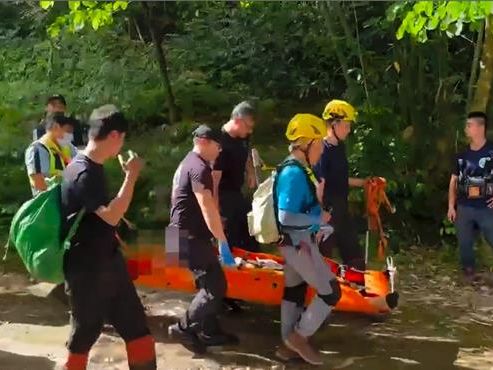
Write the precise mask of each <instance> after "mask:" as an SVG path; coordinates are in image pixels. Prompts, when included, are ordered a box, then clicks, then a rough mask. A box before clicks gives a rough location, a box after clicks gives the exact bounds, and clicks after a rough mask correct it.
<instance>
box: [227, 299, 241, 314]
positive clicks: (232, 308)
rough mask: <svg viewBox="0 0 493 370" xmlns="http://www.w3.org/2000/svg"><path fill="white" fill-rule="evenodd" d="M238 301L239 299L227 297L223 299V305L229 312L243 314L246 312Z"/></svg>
mask: <svg viewBox="0 0 493 370" xmlns="http://www.w3.org/2000/svg"><path fill="white" fill-rule="evenodd" d="M238 302H239V301H237V300H235V299H230V298H225V299H224V300H223V305H224V308H225V310H226V311H227V312H228V313H232V314H237V315H238V314H242V313H243V312H244V311H243V308H241V306H240V305H239V304H238Z"/></svg>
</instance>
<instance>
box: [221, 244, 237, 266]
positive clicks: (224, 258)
mask: <svg viewBox="0 0 493 370" xmlns="http://www.w3.org/2000/svg"><path fill="white" fill-rule="evenodd" d="M219 260H220V262H221V263H222V264H223V265H224V266H236V262H235V259H234V257H233V254H231V249H230V248H229V244H228V242H227V241H226V240H220V241H219Z"/></svg>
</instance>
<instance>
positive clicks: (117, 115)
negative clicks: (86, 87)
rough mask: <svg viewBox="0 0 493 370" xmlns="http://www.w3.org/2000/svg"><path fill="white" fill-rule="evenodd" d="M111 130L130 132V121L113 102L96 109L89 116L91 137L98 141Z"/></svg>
mask: <svg viewBox="0 0 493 370" xmlns="http://www.w3.org/2000/svg"><path fill="white" fill-rule="evenodd" d="M111 131H117V132H119V133H126V132H128V121H127V120H126V119H125V116H124V115H123V113H121V112H120V111H119V110H118V108H116V107H115V106H114V105H112V104H107V105H103V106H101V107H99V108H97V109H94V110H93V111H92V113H91V116H90V118H89V132H88V136H89V138H90V139H93V140H96V141H99V140H104V139H106V138H107V137H108V135H109V134H110V132H111Z"/></svg>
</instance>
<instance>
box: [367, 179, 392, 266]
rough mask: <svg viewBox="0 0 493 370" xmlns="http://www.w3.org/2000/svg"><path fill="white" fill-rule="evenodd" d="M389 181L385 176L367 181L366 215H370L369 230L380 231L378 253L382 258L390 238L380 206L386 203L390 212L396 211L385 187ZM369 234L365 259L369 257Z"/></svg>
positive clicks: (381, 258)
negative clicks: (383, 222)
mask: <svg viewBox="0 0 493 370" xmlns="http://www.w3.org/2000/svg"><path fill="white" fill-rule="evenodd" d="M386 186H387V181H386V180H385V179H384V178H383V177H371V178H370V179H368V180H367V181H366V182H365V186H364V189H365V201H366V215H367V217H368V231H373V232H378V235H379V240H378V247H377V255H378V258H379V259H380V260H383V259H384V258H385V253H386V250H387V247H388V240H387V237H386V235H385V232H384V230H383V225H382V219H381V218H380V207H381V206H382V205H384V206H385V207H386V208H387V209H388V211H389V212H390V213H395V208H394V207H393V206H392V205H391V204H390V201H389V199H388V198H387V194H385V188H386ZM368 243H369V234H367V238H366V253H365V260H367V259H368Z"/></svg>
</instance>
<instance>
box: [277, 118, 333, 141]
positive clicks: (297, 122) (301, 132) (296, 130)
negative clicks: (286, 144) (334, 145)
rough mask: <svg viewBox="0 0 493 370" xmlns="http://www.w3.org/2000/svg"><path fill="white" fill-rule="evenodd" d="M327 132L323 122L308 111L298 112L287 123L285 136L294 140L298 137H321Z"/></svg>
mask: <svg viewBox="0 0 493 370" xmlns="http://www.w3.org/2000/svg"><path fill="white" fill-rule="evenodd" d="M326 133H327V125H326V124H325V122H324V121H323V120H322V119H321V118H318V117H317V116H314V115H313V114H308V113H298V114H296V115H295V116H294V117H293V118H291V121H289V123H288V127H287V129H286V137H287V138H288V140H289V141H295V140H298V139H299V138H307V139H313V140H316V139H323V138H324V136H325V135H326Z"/></svg>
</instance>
